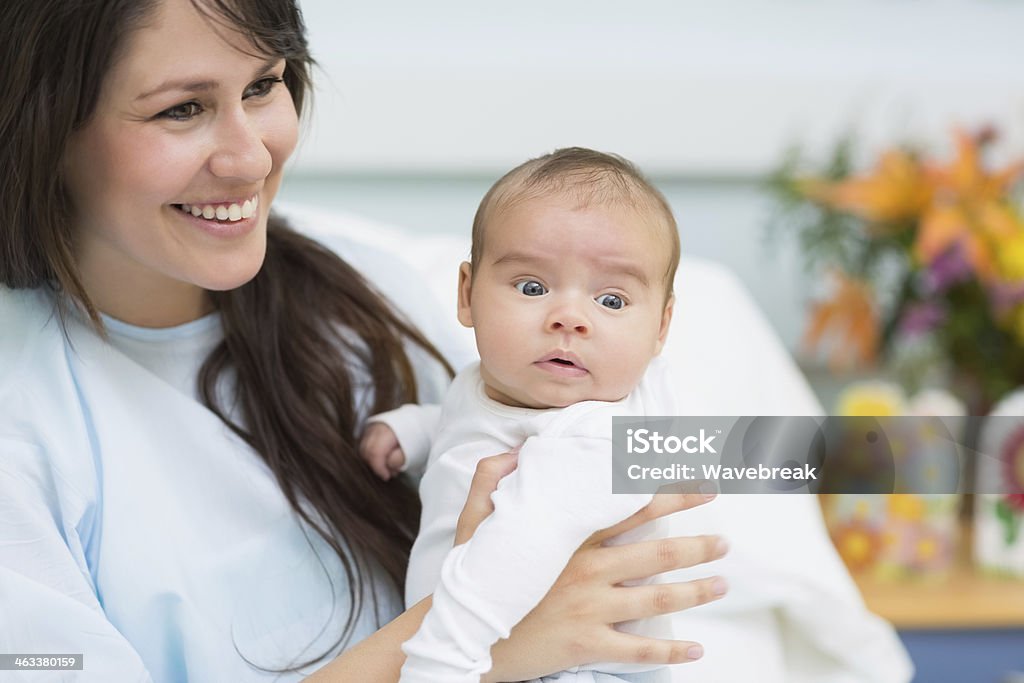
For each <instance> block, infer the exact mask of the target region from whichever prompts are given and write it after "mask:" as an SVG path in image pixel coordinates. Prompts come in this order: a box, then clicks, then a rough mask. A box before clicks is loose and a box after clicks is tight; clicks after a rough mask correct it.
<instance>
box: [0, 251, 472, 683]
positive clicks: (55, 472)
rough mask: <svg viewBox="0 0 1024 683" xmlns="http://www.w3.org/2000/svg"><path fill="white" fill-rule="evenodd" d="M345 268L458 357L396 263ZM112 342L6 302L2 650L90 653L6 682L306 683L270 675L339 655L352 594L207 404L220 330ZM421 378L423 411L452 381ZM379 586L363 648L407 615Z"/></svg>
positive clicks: (366, 600) (11, 295)
mask: <svg viewBox="0 0 1024 683" xmlns="http://www.w3.org/2000/svg"><path fill="white" fill-rule="evenodd" d="M344 251H345V256H346V258H347V259H349V260H350V262H352V263H353V265H355V266H356V267H357V268H360V269H361V270H363V272H364V273H366V274H367V276H368V277H370V278H371V279H372V280H373V281H374V282H375V284H377V285H378V286H379V287H380V288H381V289H382V290H383V291H384V292H385V293H386V294H388V295H390V296H391V297H392V298H393V299H394V300H396V301H397V302H399V304H400V305H401V306H402V307H403V309H405V310H407V311H408V313H409V315H410V317H411V318H412V319H413V321H414V322H415V323H416V324H417V325H419V326H420V327H421V329H423V330H424V331H425V332H426V333H427V335H428V337H431V338H432V339H433V340H435V342H438V343H441V344H442V347H441V348H442V351H443V352H445V353H446V354H449V357H450V358H451V357H452V356H454V357H455V359H456V362H458V361H459V360H463V361H464V360H465V359H466V356H459V353H460V351H459V349H457V348H456V347H454V346H452V345H448V346H447V347H445V346H444V345H443V343H444V341H445V334H446V333H445V332H444V331H443V330H440V329H438V328H437V325H436V323H433V322H432V320H431V316H429V315H428V314H429V312H435V315H433V316H432V318H433V320H438V319H443V316H441V315H437V314H436V308H435V307H434V305H433V303H432V302H431V301H430V300H428V299H426V298H425V297H426V296H427V295H426V294H425V293H424V292H425V289H424V288H422V287H419V286H417V284H416V283H415V282H410V280H409V277H408V275H407V274H406V273H405V272H403V271H404V269H403V268H402V267H401V264H398V263H396V262H395V261H394V260H392V259H391V257H388V256H385V255H383V254H380V253H379V252H372V251H370V250H366V249H363V248H362V247H355V246H353V245H349V246H348V247H345V250H344ZM108 325H109V332H110V335H111V343H109V344H108V343H105V342H104V341H102V340H101V339H100V338H99V337H97V336H96V335H95V334H94V333H93V332H92V331H91V330H90V329H89V328H88V327H87V326H86V325H85V324H83V323H82V322H80V321H78V320H77V319H74V318H72V319H71V320H70V321H69V325H68V333H69V337H70V343H69V342H68V340H66V339H65V337H64V335H63V334H62V333H61V328H60V324H59V321H58V319H57V317H56V316H55V314H54V313H53V310H52V305H51V299H50V297H49V295H47V294H46V293H44V292H41V291H38V290H16V291H11V290H7V289H4V288H0V653H19V652H20V653H35V654H70V653H81V654H82V655H84V670H83V671H82V672H75V673H72V672H60V673H57V672H51V673H44V672H32V673H22V674H16V673H14V672H3V673H2V674H0V680H3V681H9V680H13V681H19V680H25V681H33V682H34V681H55V680H67V681H90V682H91V681H97V682H103V683H114V682H119V681H140V682H141V681H150V680H152V681H157V682H158V683H165V682H172V681H173V682H178V681H180V682H184V681H188V682H191V683H206V682H209V683H225V682H229V681H230V682H232V683H236V682H241V681H263V680H265V681H271V680H274V681H295V680H299V679H301V678H302V677H303V676H304V675H307V674H308V673H310V672H311V669H306V670H304V671H303V672H292V673H287V674H278V673H274V672H273V671H267V669H275V668H278V669H279V668H283V667H287V666H289V665H291V664H292V663H293V662H294V661H296V660H301V659H303V658H308V657H309V656H310V655H311V654H320V653H322V652H324V651H325V650H327V649H328V647H329V646H330V645H331V644H332V643H334V642H335V640H336V639H337V638H338V636H339V634H340V633H341V629H342V627H343V625H344V617H345V615H347V613H348V611H349V598H348V587H347V585H346V583H345V579H344V572H343V571H342V569H341V566H340V561H339V560H338V558H337V557H336V556H335V555H334V553H333V552H332V551H331V550H330V549H329V547H328V546H327V545H326V544H325V543H324V542H323V541H322V539H320V538H319V536H318V535H316V534H315V533H313V532H311V531H309V530H308V529H307V528H305V527H304V525H302V524H301V523H300V522H299V521H298V520H297V517H296V515H295V514H294V512H293V511H292V510H291V508H290V506H289V504H288V502H287V501H286V500H285V498H284V496H283V494H282V493H281V490H280V488H279V487H278V485H277V483H276V481H275V479H274V476H273V474H272V473H271V472H270V471H269V470H268V468H267V467H266V465H265V464H264V463H263V461H262V460H261V459H260V458H259V457H258V456H257V455H256V454H255V453H253V452H252V451H251V449H250V448H249V447H248V446H246V445H245V444H244V443H243V442H242V441H241V440H240V439H239V438H238V437H236V436H235V435H234V434H232V433H231V432H230V430H229V429H227V427H225V426H224V424H223V423H222V422H221V421H220V420H219V419H218V418H217V417H216V416H214V415H213V414H212V413H211V412H210V411H208V410H207V409H206V408H205V407H203V406H202V405H201V404H200V403H199V402H198V401H197V400H196V399H195V372H196V370H197V369H198V367H199V365H200V364H201V362H202V360H203V358H204V357H205V355H206V353H207V352H208V351H209V350H210V349H211V348H212V347H213V346H214V345H215V344H216V343H217V342H218V340H219V339H220V337H221V329H220V320H219V317H218V316H217V315H216V314H214V315H211V316H208V317H205V318H202V319H200V320H196V321H194V322H191V323H187V324H185V325H182V326H179V327H175V328H170V329H160V330H152V329H142V328H137V327H132V326H129V325H125V324H123V323H118V322H117V321H108ZM415 362H416V365H417V367H418V368H421V369H423V370H424V372H423V373H421V376H420V377H419V379H420V382H421V385H422V387H423V391H422V395H421V399H423V400H433V401H436V400H438V399H439V397H440V395H441V392H442V391H443V389H444V386H445V384H446V377H445V376H444V375H443V373H442V372H440V370H439V368H428V365H429V364H428V363H427V361H426V360H425V359H424V358H422V357H420V358H419V359H417V360H416V361H415ZM379 584H380V585H379V586H378V588H377V590H376V593H375V594H374V593H371V592H370V589H369V588H368V589H367V590H366V591H364V594H363V608H362V609H361V610H360V613H359V618H358V621H357V624H356V627H355V632H354V634H353V641H352V642H356V641H358V640H360V639H361V638H363V637H365V636H366V635H368V634H370V633H372V632H373V631H374V630H376V628H377V627H378V624H379V623H384V622H386V621H387V620H389V619H391V618H392V617H393V616H394V615H396V614H397V613H398V612H399V611H400V610H401V599H400V597H399V596H398V595H397V594H396V593H394V592H393V591H391V590H389V589H387V588H385V587H384V585H385V584H384V583H383V582H379ZM374 600H376V602H377V609H376V610H374V609H373V608H372V606H371V605H372V602H373V601H374ZM375 612H376V614H375ZM378 617H379V620H378ZM314 668H315V667H314Z"/></svg>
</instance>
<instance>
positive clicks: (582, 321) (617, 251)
mask: <svg viewBox="0 0 1024 683" xmlns="http://www.w3.org/2000/svg"><path fill="white" fill-rule="evenodd" d="M664 231H665V228H664V227H663V226H661V225H659V224H658V223H657V222H656V221H655V219H654V218H652V217H645V216H643V215H641V214H640V213H638V212H637V211H635V210H633V209H631V208H629V207H619V206H601V205H596V206H591V207H587V208H583V209H577V208H575V207H574V204H573V202H572V200H570V199H567V198H562V197H557V196H555V197H547V198H541V199H536V200H528V201H524V202H522V203H520V204H517V205H514V206H513V207H511V208H509V209H506V210H504V211H501V212H499V213H498V214H497V215H495V217H494V218H493V219H492V220H491V221H490V223H489V224H488V225H487V228H486V234H485V238H484V249H483V254H482V256H481V258H480V263H479V264H478V266H477V272H476V274H475V277H473V278H471V277H470V271H469V264H466V263H464V264H463V265H462V270H461V272H460V276H459V320H460V321H461V322H462V324H464V325H466V326H469V327H473V328H474V331H475V333H476V343H477V349H478V350H479V352H480V361H481V374H482V376H483V380H484V383H485V385H486V387H487V394H488V395H489V396H490V397H491V398H493V399H495V400H497V401H500V402H501V403H505V404H507V405H514V406H526V407H531V408H552V407H563V406H567V405H570V404H573V403H578V402H579V401H586V400H599V401H616V400H619V399H621V398H623V397H624V396H625V395H626V394H628V393H629V392H630V391H632V390H633V388H634V387H636V385H637V384H638V383H639V381H640V378H641V377H642V376H643V373H644V371H645V370H646V369H647V365H648V363H649V362H650V361H651V359H652V358H653V357H654V356H656V355H657V354H658V353H659V352H660V351H661V347H662V345H663V343H664V341H665V336H666V334H667V333H668V326H669V321H670V320H671V317H672V301H671V299H669V300H668V301H666V297H665V291H666V283H665V273H666V271H667V270H668V264H669V240H668V238H667V237H665V236H664Z"/></svg>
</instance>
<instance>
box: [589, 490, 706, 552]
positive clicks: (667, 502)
mask: <svg viewBox="0 0 1024 683" xmlns="http://www.w3.org/2000/svg"><path fill="white" fill-rule="evenodd" d="M662 489H663V490H669V487H662ZM675 491H678V489H675ZM714 497H715V494H714V493H700V492H692V491H689V492H683V493H680V492H667V493H658V494H657V495H655V496H654V499H653V500H652V501H651V502H650V503H648V504H647V505H646V506H644V507H642V508H640V509H639V510H637V511H636V512H635V513H633V514H632V515H631V516H629V517H627V518H626V519H624V520H622V521H621V522H619V523H618V524H616V525H615V526H612V527H608V528H607V529H602V530H601V531H598V532H597V533H595V534H594V535H593V536H591V537H590V541H591V542H596V543H600V542H602V541H606V540H608V539H609V538H613V537H615V536H618V535H619V534H621V533H624V532H626V531H629V530H630V529H635V528H636V527H638V526H640V525H641V524H646V523H647V522H650V521H651V520H655V519H658V518H659V517H664V516H666V515H671V514H673V513H676V512H680V511H682V510H689V509H690V508H694V507H697V506H698V505H703V504H704V503H707V502H708V501H710V500H712V499H713V498H714Z"/></svg>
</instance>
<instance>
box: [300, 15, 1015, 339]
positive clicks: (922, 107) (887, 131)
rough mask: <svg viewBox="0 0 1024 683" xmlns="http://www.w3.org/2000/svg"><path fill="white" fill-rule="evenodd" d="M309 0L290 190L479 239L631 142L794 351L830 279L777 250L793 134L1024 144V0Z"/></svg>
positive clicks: (822, 140)
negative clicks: (808, 277) (780, 176)
mask: <svg viewBox="0 0 1024 683" xmlns="http://www.w3.org/2000/svg"><path fill="white" fill-rule="evenodd" d="M300 1H301V2H302V6H303V9H304V12H305V15H306V19H307V22H308V25H309V28H310V34H311V35H310V37H311V42H312V49H313V51H314V54H315V56H316V57H317V59H318V60H319V61H320V64H321V66H322V72H321V73H319V74H318V77H319V78H318V82H319V90H318V93H317V99H316V111H315V112H314V129H313V130H312V131H311V132H310V133H309V134H307V136H306V139H305V141H304V144H303V146H302V148H301V149H300V153H299V155H298V158H297V159H296V161H295V168H293V169H292V173H290V174H289V175H288V176H287V178H286V182H285V186H284V188H283V192H282V196H283V198H285V199H292V200H299V201H303V202H306V203H311V204H319V205H321V206H325V207H333V208H339V209H347V210H350V211H356V212H359V213H361V214H364V215H366V216H368V217H370V218H375V219H377V220H380V221H385V222H391V223H395V224H398V225H402V226H405V227H409V228H413V229H416V230H423V231H446V232H457V233H458V232H461V233H463V234H468V232H469V226H470V223H471V220H472V216H473V212H474V211H475V209H476V205H477V202H478V201H479V199H480V197H481V196H482V195H483V193H484V191H485V190H486V188H487V187H488V186H489V185H490V183H491V182H493V181H494V180H495V179H496V178H497V177H498V176H499V175H500V174H501V173H502V172H504V171H505V170H507V169H508V168H511V167H512V166H513V165H515V164H518V163H519V162H521V161H523V160H525V159H526V158H528V157H530V156H534V155H536V154H539V153H542V152H544V151H548V150H550V149H553V148H555V147H560V146H565V145H571V144H580V145H586V146H591V147H595V148H598V149H604V150H608V151H615V152H618V153H620V154H623V155H625V156H627V157H629V158H631V159H633V160H634V161H636V162H638V163H639V164H640V165H641V166H642V167H643V168H644V170H646V171H648V172H649V173H651V174H652V175H654V179H655V181H657V182H658V184H659V185H660V186H661V187H662V189H663V190H664V191H665V193H666V195H667V196H668V198H669V200H670V202H671V203H672V205H673V209H674V211H675V212H676V214H677V217H678V219H679V224H680V229H681V234H682V244H683V249H684V250H685V251H686V252H687V253H689V254H691V255H697V256H704V257H709V258H713V259H715V260H717V261H720V262H722V263H724V264H725V265H727V266H729V267H731V268H732V269H733V270H734V271H735V272H736V273H737V274H738V275H739V276H740V278H741V279H742V280H743V281H744V283H745V284H746V286H747V288H748V289H749V290H750V291H751V293H752V295H753V296H754V297H755V300H756V301H757V303H758V304H759V305H760V306H761V308H762V310H764V311H765V313H766V314H767V315H768V317H769V319H770V320H771V322H772V324H773V325H774V326H775V328H776V330H777V331H778V332H779V333H780V335H781V336H782V338H783V340H784V341H785V342H786V343H787V344H788V345H790V347H791V348H794V347H795V346H796V344H797V341H798V339H799V337H800V333H801V329H802V326H803V321H804V317H805V304H806V298H807V294H808V290H809V289H810V287H811V285H810V284H809V283H807V282H806V281H805V280H804V278H803V277H802V275H801V272H800V258H799V255H798V254H797V251H796V247H795V245H794V244H793V243H792V242H789V243H783V244H781V245H776V247H775V248H774V249H769V248H768V247H767V246H766V244H765V242H766V239H765V237H766V234H765V231H764V226H765V224H766V222H767V220H768V217H769V215H770V212H771V208H772V207H771V203H770V202H769V201H768V200H767V198H766V197H765V196H764V194H763V192H761V191H759V189H758V186H757V185H756V184H755V183H754V182H752V181H751V177H752V176H754V175H756V174H759V173H762V172H764V171H766V170H769V169H772V168H774V167H775V166H776V165H777V164H778V163H779V161H780V159H781V157H782V154H783V151H784V150H785V149H786V148H787V147H788V146H789V145H791V144H792V143H795V142H802V143H805V145H809V146H810V147H811V148H812V149H818V150H823V149H825V148H827V147H828V146H829V145H831V144H832V143H833V142H834V140H835V139H836V138H837V137H838V136H839V135H840V134H842V133H844V132H845V131H847V130H848V129H850V128H851V127H856V128H858V129H859V130H860V131H861V133H862V138H861V139H862V141H863V142H865V143H867V148H868V149H870V148H871V147H873V146H874V147H877V146H878V145H880V144H882V143H891V142H894V141H901V142H903V141H907V140H908V139H912V140H920V141H923V142H929V143H932V144H933V145H935V146H936V147H939V148H945V147H948V142H949V132H950V127H951V126H952V125H954V124H956V123H961V124H965V125H970V126H975V125H980V124H982V123H994V124H996V125H998V126H1000V127H1002V128H1003V129H1004V131H1005V132H1007V133H1008V134H1009V136H1008V138H1009V142H1010V143H1011V144H1009V145H1006V146H1005V149H1006V150H1013V151H1015V152H1016V153H1017V154H1022V153H1024V2H1018V1H1015V0H931V1H930V2H929V1H927V0H859V1H856V0H799V1H798V0H774V1H768V0H678V1H671V0H615V1H610V0H592V1H589V2H584V1H583V0H516V1H515V2H505V3H494V2H484V1H482V0H436V1H434V2H422V1H417V0H404V1H392V2H373V1H372V0H359V1H358V2H357V1H356V0H300ZM709 177H712V178H719V179H722V180H725V181H726V182H722V183H713V182H708V181H707V179H708V178H709ZM737 178H740V179H746V181H745V182H736V179H737ZM713 294H714V293H709V296H713Z"/></svg>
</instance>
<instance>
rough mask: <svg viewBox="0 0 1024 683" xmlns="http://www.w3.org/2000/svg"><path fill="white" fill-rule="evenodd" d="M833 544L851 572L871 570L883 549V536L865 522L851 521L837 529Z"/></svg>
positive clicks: (833, 534)
mask: <svg viewBox="0 0 1024 683" xmlns="http://www.w3.org/2000/svg"><path fill="white" fill-rule="evenodd" d="M832 542H833V543H834V544H835V546H836V550H838V551H839V556H840V557H842V558H843V561H844V562H846V566H847V567H848V568H849V569H850V571H851V572H860V571H863V570H865V569H869V568H871V567H872V566H873V565H874V564H875V561H876V560H877V559H878V555H879V552H880V551H881V549H882V535H881V534H880V533H879V531H878V530H877V529H875V528H873V527H871V526H869V525H867V524H865V523H863V522H859V521H851V522H848V523H846V524H843V525H842V526H839V527H836V528H835V530H834V531H833V532H832Z"/></svg>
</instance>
